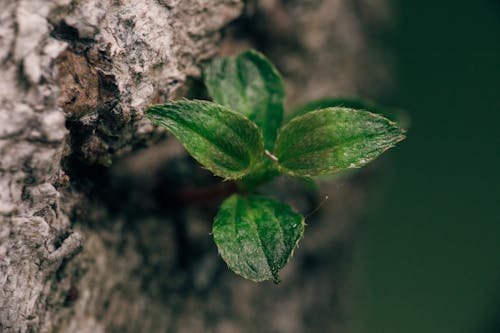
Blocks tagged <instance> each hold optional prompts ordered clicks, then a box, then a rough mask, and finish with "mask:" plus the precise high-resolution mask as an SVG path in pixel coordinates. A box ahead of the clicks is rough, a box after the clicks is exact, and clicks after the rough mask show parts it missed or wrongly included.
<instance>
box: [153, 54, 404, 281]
mask: <svg viewBox="0 0 500 333" xmlns="http://www.w3.org/2000/svg"><path fill="white" fill-rule="evenodd" d="M204 81H205V85H206V87H207V89H208V92H209V94H210V95H211V96H212V97H213V100H214V101H213V102H210V101H202V100H182V101H176V102H172V103H167V104H163V105H155V106H152V107H151V108H149V109H148V111H147V117H148V118H149V119H150V120H152V121H153V122H154V123H155V124H157V125H161V126H164V127H165V128H167V129H168V130H169V131H170V132H171V133H172V134H173V135H174V136H175V137H177V139H178V140H179V141H180V142H181V143H182V144H183V145H184V147H185V148H186V150H187V151H188V152H189V153H190V154H191V155H192V156H193V157H194V158H195V159H196V160H197V161H198V162H199V163H201V164H202V165H203V166H204V167H205V168H207V169H208V170H210V171H211V172H212V173H213V174H214V175H216V176H219V177H222V178H224V179H226V180H234V181H236V182H237V184H238V185H239V189H240V192H241V193H239V194H234V195H232V196H230V197H229V198H227V199H226V200H225V201H224V202H223V203H222V206H221V207H220V210H219V212H218V214H217V216H216V217H215V220H214V223H213V237H214V241H215V244H216V245H217V247H218V249H219V253H220V255H221V256H222V258H223V259H224V261H225V262H226V263H227V265H228V266H229V268H231V269H232V270H233V271H234V272H235V273H237V274H239V275H241V276H242V277H244V278H247V279H250V280H252V281H264V280H271V279H272V280H274V281H275V282H278V281H279V276H278V273H279V271H280V270H281V269H282V268H283V267H284V266H285V265H286V264H287V263H288V261H289V260H290V258H291V257H292V255H293V252H294V249H295V248H296V246H297V243H298V241H299V239H300V238H301V237H302V235H303V233H304V218H303V217H302V216H301V215H300V214H298V213H297V212H296V211H294V209H292V208H291V207H290V206H288V205H287V204H285V203H281V202H278V201H275V200H273V199H270V198H268V197H264V196H260V195H257V194H255V193H256V188H257V187H258V186H259V185H260V184H262V183H264V182H266V181H269V180H271V179H272V178H274V177H276V176H279V175H289V176H295V177H305V178H310V177H315V176H321V175H326V174H332V173H335V172H338V171H341V170H345V169H348V168H359V167H361V166H363V165H365V164H367V163H368V162H370V161H372V160H373V159H375V158H376V157H378V156H379V155H380V154H382V153H383V152H384V151H386V150H387V149H389V148H391V147H393V146H394V145H395V144H396V143H397V142H399V141H401V140H403V139H404V130H402V129H401V128H399V127H398V126H397V125H396V124H395V123H394V122H392V121H390V120H388V119H387V118H385V117H383V116H381V115H377V114H374V113H371V112H369V111H366V110H360V109H354V108H348V107H342V106H331V105H337V104H335V103H336V102H335V100H333V101H330V102H328V103H327V106H328V107H324V108H321V107H320V108H317V106H321V103H316V104H310V105H309V106H305V107H302V108H299V110H298V111H297V112H296V114H297V115H296V116H295V117H293V118H292V119H290V120H287V121H286V123H285V124H283V122H284V121H283V99H284V96H285V89H284V85H283V80H282V78H281V76H280V74H279V73H278V71H277V70H276V69H275V68H274V66H273V65H272V64H271V63H270V62H269V61H268V60H267V59H266V58H265V57H264V56H263V55H262V54H260V53H258V52H256V51H246V52H244V53H242V54H240V55H239V56H237V57H225V58H218V59H216V60H214V61H213V62H212V63H210V64H209V65H208V66H206V68H205V70H204ZM338 104H342V103H341V102H338Z"/></svg>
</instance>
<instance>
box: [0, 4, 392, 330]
mask: <svg viewBox="0 0 500 333" xmlns="http://www.w3.org/2000/svg"><path fill="white" fill-rule="evenodd" d="M1 1H2V5H1V7H2V11H1V13H0V218H1V220H0V332H77V333H83V332H89V333H90V332H92V333H94V332H287V333H290V332H315V331H325V332H326V331H328V332H332V331H340V330H341V327H342V324H343V321H344V316H345V314H346V308H348V303H349V289H348V288H347V287H346V283H345V274H344V273H343V272H344V271H345V267H346V263H348V262H349V253H350V248H351V244H352V239H353V237H352V235H353V232H352V231H353V230H354V227H355V223H356V220H357V218H358V217H359V214H360V211H361V208H362V206H363V204H362V202H363V196H364V192H365V191H364V190H363V189H362V186H361V185H360V184H361V183H362V182H358V181H357V180H359V179H360V177H355V178H354V179H351V180H336V181H325V182H322V184H323V185H322V187H321V189H322V190H321V191H320V193H322V194H321V195H328V196H329V197H330V199H329V200H328V201H327V203H326V204H325V205H323V207H322V208H321V211H320V212H319V213H316V214H314V215H312V216H311V217H309V219H308V223H309V226H308V227H307V228H306V233H305V235H306V236H305V239H304V240H303V241H302V242H301V246H300V248H299V249H298V250H297V251H296V256H295V258H294V259H293V260H292V262H291V264H289V266H288V267H287V268H286V269H285V270H284V271H283V274H282V278H283V282H282V284H281V285H279V286H275V285H273V284H271V283H263V284H254V283H252V282H248V281H245V280H243V279H241V278H239V277H238V276H236V275H234V274H233V273H231V272H230V271H229V270H228V269H227V268H226V266H225V265H224V263H223V262H222V260H221V259H220V258H219V257H218V256H217V250H216V248H215V246H214V244H213V242H212V240H211V236H210V235H209V233H210V224H211V219H212V217H213V216H214V214H215V211H216V208H217V205H218V203H220V200H221V198H222V197H219V196H218V195H214V193H215V194H217V193H220V191H212V192H211V191H210V190H208V191H205V190H203V188H204V187H205V186H208V188H209V189H210V188H212V189H213V188H215V189H217V188H218V187H220V185H218V184H217V183H218V182H219V181H218V180H216V179H214V178H212V177H210V176H209V175H207V173H206V172H205V171H204V170H203V169H201V168H200V167H198V166H197V165H196V164H195V163H193V161H192V160H191V159H190V158H188V157H186V154H185V153H184V151H183V150H182V149H181V148H180V146H179V145H178V144H177V143H176V142H175V140H172V139H170V138H167V135H166V133H165V131H163V130H162V129H155V128H154V127H153V126H152V125H151V123H150V122H148V121H147V120H146V119H145V118H144V110H145V109H146V108H147V107H148V106H149V105H150V104H152V103H159V102H164V101H166V100H168V99H171V98H175V97H180V96H195V97H196V96H198V97H199V96H203V94H204V93H203V86H202V84H201V83H200V69H199V66H200V63H201V62H202V61H204V60H208V59H209V58H211V57H213V56H214V55H215V54H216V53H217V51H218V45H221V44H220V43H219V40H220V36H221V34H220V30H221V29H223V28H224V36H225V38H224V39H223V42H222V52H226V53H227V52H234V51H235V50H239V49H242V48H246V47H249V46H252V45H253V46H254V47H257V48H259V49H261V50H263V51H264V52H265V53H266V54H268V55H269V56H270V57H271V58H272V59H273V60H274V61H276V63H277V66H278V67H279V68H280V69H281V70H282V71H283V73H284V75H285V78H286V79H287V86H288V89H289V90H288V91H289V100H288V102H289V104H290V105H294V104H296V103H297V102H301V101H304V100H306V99H310V98H314V97H320V96H332V95H338V94H341V93H343V94H348V95H352V94H357V93H359V92H362V93H363V94H364V95H366V94H370V95H373V94H376V93H377V92H378V91H376V90H374V89H373V87H374V86H377V87H380V86H381V85H380V82H381V81H382V79H383V76H384V75H385V71H384V70H382V68H383V66H380V64H378V65H377V61H376V59H377V53H376V51H375V50H374V48H373V47H372V46H371V45H370V43H368V41H367V36H369V34H367V33H366V31H367V30H366V28H367V27H368V28H369V29H373V28H374V27H375V26H379V25H380V22H381V20H382V21H383V20H385V18H384V17H385V16H384V15H385V11H384V10H381V8H382V9H383V6H382V5H383V3H382V0H381V1H375V2H374V1H371V2H370V4H371V5H370V6H369V5H368V1H363V0H358V1H347V0H345V1H344V0H314V1H307V2H305V1H304V2H302V1H287V2H285V1H279V0H274V1H273V0H262V1H258V2H257V1H253V2H252V1H249V2H248V3H247V4H246V5H245V6H244V5H243V4H242V3H241V1H239V0H182V1H181V0H136V1H123V0H116V1H110V0H99V1H97V0H87V1H70V0H53V1H45V0H17V1H14V0H1ZM240 15H241V17H240V18H239V19H237V20H236V21H235V22H234V23H232V24H231V25H230V26H229V28H227V27H226V25H227V24H228V23H229V22H230V21H232V20H234V19H236V18H237V17H239V16H240ZM225 27H226V28H225ZM368 78H369V79H368ZM374 83H376V84H374ZM332 185H333V186H332ZM270 188H271V190H272V191H273V193H274V194H275V195H277V196H280V197H283V198H285V199H286V200H288V201H289V202H292V203H294V205H295V206H296V207H297V208H298V209H300V210H301V211H302V212H304V213H307V212H308V211H311V210H313V209H314V207H315V206H316V205H317V201H318V196H315V195H313V194H311V192H310V191H309V190H306V189H305V186H304V185H302V184H301V183H300V182H297V183H293V184H291V183H286V184H284V183H283V181H277V182H276V183H275V184H273V185H272V186H271V187H270ZM319 198H321V196H319Z"/></svg>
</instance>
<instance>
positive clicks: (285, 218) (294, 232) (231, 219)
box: [213, 194, 304, 282]
mask: <svg viewBox="0 0 500 333" xmlns="http://www.w3.org/2000/svg"><path fill="white" fill-rule="evenodd" d="M303 233H304V219H303V217H302V216H300V215H299V214H297V213H296V212H294V211H293V210H292V208H290V206H288V205H286V204H284V203H280V202H277V201H274V200H271V199H268V198H265V197H261V196H255V195H253V196H246V197H244V196H240V195H236V194H235V195H233V196H231V197H229V198H228V199H226V201H224V203H223V204H222V206H221V208H220V210H219V213H218V214H217V216H216V217H215V221H214V226H213V236H214V240H215V244H216V245H217V247H218V249H219V253H220V255H221V256H222V258H223V259H224V261H225V262H226V263H227V265H228V266H229V268H231V269H232V270H233V271H234V272H235V273H237V274H239V275H241V276H243V277H244V278H246V279H249V280H252V281H264V280H270V279H272V280H274V281H275V282H279V277H278V272H279V270H280V269H282V268H283V267H284V266H285V265H286V264H287V263H288V260H289V259H290V258H291V257H292V255H293V251H294V249H295V247H296V246H297V243H298V241H299V239H300V238H301V237H302V234H303Z"/></svg>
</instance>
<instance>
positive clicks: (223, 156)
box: [147, 100, 263, 179]
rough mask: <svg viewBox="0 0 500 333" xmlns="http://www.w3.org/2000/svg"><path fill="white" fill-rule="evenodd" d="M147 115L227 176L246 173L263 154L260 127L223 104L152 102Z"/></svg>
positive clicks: (192, 153)
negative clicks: (153, 104) (160, 103)
mask: <svg viewBox="0 0 500 333" xmlns="http://www.w3.org/2000/svg"><path fill="white" fill-rule="evenodd" d="M147 117H148V118H149V119H150V120H151V121H153V122H154V123H156V124H157V125H162V126H164V127H166V128H167V129H168V130H169V131H170V132H172V134H173V135H175V137H177V139H178V140H179V141H180V142H181V143H182V144H183V145H184V147H185V148H186V150H187V151H188V152H189V153H190V154H191V155H192V156H193V157H194V158H195V159H196V160H197V161H198V162H200V163H201V164H202V165H203V166H204V167H206V168H207V169H208V170H210V171H211V172H213V173H214V174H215V175H217V176H220V177H223V178H226V179H239V178H241V177H243V176H244V175H246V174H248V173H249V172H250V171H251V169H252V167H253V166H254V164H255V163H256V162H257V161H258V160H259V158H260V157H261V156H262V154H263V142H262V134H261V132H260V130H259V128H258V127H257V126H256V125H255V124H254V123H252V122H251V121H250V120H248V119H247V118H245V117H244V116H242V115H241V114H239V113H237V112H234V111H231V110H230V109H228V108H226V107H224V106H222V105H218V104H215V103H212V102H208V101H195V100H191V101H178V102H173V103H168V104H164V105H155V106H152V107H151V108H149V109H148V111H147Z"/></svg>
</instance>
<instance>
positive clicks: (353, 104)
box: [287, 98, 410, 130]
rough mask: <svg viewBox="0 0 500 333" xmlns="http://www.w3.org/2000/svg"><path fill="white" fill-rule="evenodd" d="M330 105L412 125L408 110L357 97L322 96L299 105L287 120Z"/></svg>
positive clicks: (402, 126)
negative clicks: (374, 114)
mask: <svg viewBox="0 0 500 333" xmlns="http://www.w3.org/2000/svg"><path fill="white" fill-rule="evenodd" d="M330 107H343V108H349V109H355V110H364V111H369V112H372V113H377V114H380V115H382V116H384V117H386V118H388V119H390V120H392V121H395V122H396V123H397V124H398V126H400V127H401V128H403V129H405V130H407V129H408V128H409V127H410V117H409V115H408V114H407V113H406V112H404V111H402V110H399V109H394V108H386V107H380V106H378V105H376V104H374V103H372V102H369V101H364V100H360V99H356V98H321V99H318V100H315V101H312V102H309V103H306V104H303V105H300V106H298V107H297V108H295V109H294V110H293V111H292V112H291V114H290V115H289V116H288V117H287V120H291V119H293V118H295V117H298V116H301V115H303V114H306V113H307V112H311V111H316V110H319V109H325V108H330Z"/></svg>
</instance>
